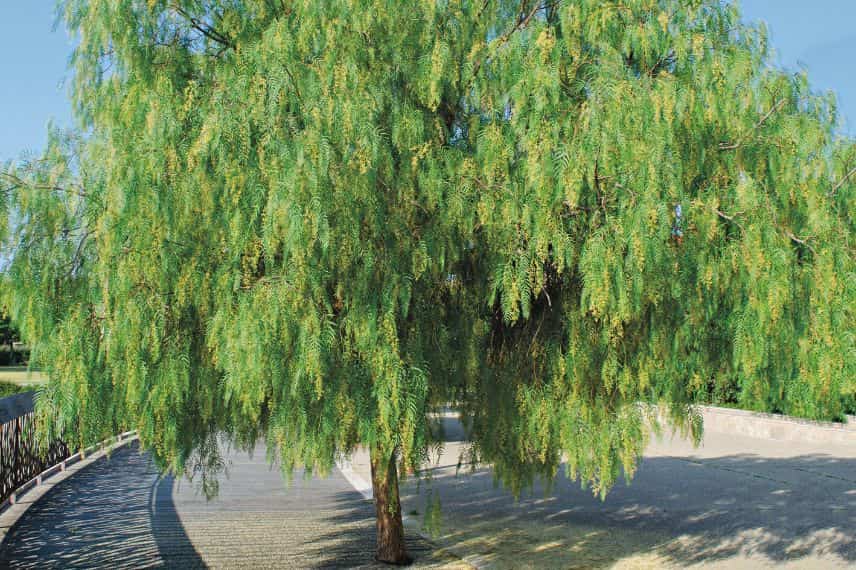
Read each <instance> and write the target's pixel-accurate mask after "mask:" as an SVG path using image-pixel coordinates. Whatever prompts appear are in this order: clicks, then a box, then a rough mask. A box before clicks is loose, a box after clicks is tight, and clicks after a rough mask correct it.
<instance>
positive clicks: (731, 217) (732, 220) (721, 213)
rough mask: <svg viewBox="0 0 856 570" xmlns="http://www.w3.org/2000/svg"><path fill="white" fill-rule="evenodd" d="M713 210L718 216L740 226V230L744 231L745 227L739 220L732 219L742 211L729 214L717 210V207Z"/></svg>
mask: <svg viewBox="0 0 856 570" xmlns="http://www.w3.org/2000/svg"><path fill="white" fill-rule="evenodd" d="M713 211H714V212H716V215H717V216H719V217H720V218H722V219H723V220H725V221H727V222H730V223H732V224H734V225H735V226H737V227H738V228H740V231H742V232H743V233H746V229H745V228H744V227H743V226H742V225H741V224H740V222H738V221H737V220H735V219H734V218H736V217H737V216H739V215H740V214H742V213H743V212H737V213H735V214H732V215H730V216H729V215H728V214H726V213H725V212H723V211H721V210H718V209H714V210H713Z"/></svg>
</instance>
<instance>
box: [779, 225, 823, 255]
mask: <svg viewBox="0 0 856 570" xmlns="http://www.w3.org/2000/svg"><path fill="white" fill-rule="evenodd" d="M784 232H785V235H786V236H788V237H789V238H791V241H793V242H794V243H798V244H800V245H803V246H805V247H807V248H808V249H809V250H810V251H811V252H812V253H813V254H815V255H817V252H816V251H815V250H814V248H813V247H811V246H810V245H809V244H808V242H807V241H806V240H808V238H802V239H801V238H798V237H797V236H795V235H794V233H793V232H792V231H791V230H788V229H785V230H784Z"/></svg>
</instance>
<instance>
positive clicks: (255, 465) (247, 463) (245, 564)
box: [0, 442, 468, 569]
mask: <svg viewBox="0 0 856 570" xmlns="http://www.w3.org/2000/svg"><path fill="white" fill-rule="evenodd" d="M226 459H227V464H228V475H229V478H228V479H227V478H226V477H221V479H220V492H219V495H218V496H217V498H216V499H215V500H212V501H210V502H209V501H207V500H206V499H205V497H204V495H202V494H201V493H200V492H198V489H197V488H196V487H195V486H194V484H193V483H190V482H189V481H187V480H180V481H178V480H175V479H173V478H172V477H159V476H158V473H157V471H156V470H155V468H154V466H153V464H152V461H151V457H150V455H149V454H148V453H144V454H141V453H140V452H139V447H138V445H137V444H136V442H135V443H133V444H129V445H127V446H125V447H123V448H120V449H117V450H116V451H114V452H113V453H112V454H111V455H110V457H109V458H103V459H100V460H98V461H96V462H94V463H93V464H92V465H90V466H88V467H86V468H85V469H83V470H81V471H80V472H79V473H77V474H75V475H74V476H72V477H70V478H68V479H66V480H65V481H63V482H61V483H59V484H57V485H56V486H55V487H53V488H52V489H51V490H50V491H48V492H47V493H46V494H45V495H44V496H43V497H42V498H41V499H39V500H38V502H36V503H35V504H33V505H32V506H31V507H30V508H29V509H28V510H27V511H26V513H24V515H23V516H22V517H21V518H20V519H19V520H18V522H17V523H16V524H15V526H14V527H13V528H12V530H11V531H10V533H9V535H8V536H7V537H6V539H5V541H4V542H3V544H2V547H0V568H6V567H9V568H39V569H41V568H111V569H112V568H176V569H179V568H180V569H185V568H186V569H192V568H206V567H211V568H353V567H360V568H376V567H382V566H378V565H376V564H374V563H373V554H374V543H375V530H374V506H373V505H372V503H371V502H369V501H366V500H365V499H364V498H363V496H362V495H360V494H359V493H357V492H356V491H355V490H354V489H353V487H351V486H350V484H349V483H348V482H347V481H346V480H345V479H344V477H342V475H341V474H340V473H339V472H334V473H332V474H331V476H330V477H328V478H326V479H317V478H316V479H311V480H306V479H304V478H303V476H302V473H295V478H294V482H293V483H292V485H291V487H290V488H286V487H285V485H284V484H283V480H282V476H281V475H280V472H279V470H278V469H270V468H269V467H268V464H267V462H266V460H265V457H264V450H263V449H259V450H258V451H257V452H256V453H254V454H253V456H252V457H249V456H247V454H246V453H242V454H231V455H229V456H227V458H226ZM408 546H409V549H410V552H411V553H412V554H413V555H415V556H416V557H418V559H419V562H420V563H419V565H418V566H417V567H421V568H467V567H468V566H466V565H464V564H461V563H459V562H456V559H455V558H454V557H451V556H449V555H444V554H443V552H442V551H438V550H437V549H435V548H434V547H433V545H432V544H430V543H429V542H427V541H426V540H424V539H422V538H420V537H418V535H417V534H416V533H413V532H411V533H410V537H409V542H408Z"/></svg>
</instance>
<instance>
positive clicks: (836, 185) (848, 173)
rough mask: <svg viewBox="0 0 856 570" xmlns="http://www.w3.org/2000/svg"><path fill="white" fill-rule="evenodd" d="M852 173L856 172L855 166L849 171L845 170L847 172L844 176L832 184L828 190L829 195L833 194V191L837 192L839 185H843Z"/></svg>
mask: <svg viewBox="0 0 856 570" xmlns="http://www.w3.org/2000/svg"><path fill="white" fill-rule="evenodd" d="M854 174H856V167H853V168H852V169H850V171H849V172H847V174H845V175H844V176H842V177H841V180H839V181H838V182H836V183H835V186H833V187H832V190H830V191H829V196H834V195H835V193H836V192H838V189H839V188H841V186H843V185H844V183H845V182H847V180H849V179H850V177H851V176H853V175H854Z"/></svg>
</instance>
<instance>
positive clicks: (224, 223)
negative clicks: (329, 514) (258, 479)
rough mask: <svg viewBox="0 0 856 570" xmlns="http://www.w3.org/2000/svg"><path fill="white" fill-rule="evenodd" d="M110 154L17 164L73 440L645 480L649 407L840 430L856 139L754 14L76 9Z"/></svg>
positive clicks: (580, 3)
mask: <svg viewBox="0 0 856 570" xmlns="http://www.w3.org/2000/svg"><path fill="white" fill-rule="evenodd" d="M64 15H65V18H66V22H67V24H68V26H69V28H70V29H71V30H73V31H74V32H76V33H77V37H78V40H79V43H78V44H77V47H76V49H75V53H74V57H73V62H74V82H73V98H74V104H75V109H76V115H77V118H78V121H79V126H80V128H81V132H85V133H87V135H86V137H85V139H80V138H77V137H74V136H66V135H60V134H58V133H54V134H53V135H52V144H51V146H50V149H49V151H48V152H47V155H46V156H45V157H43V158H42V159H41V160H38V161H31V162H18V163H16V164H12V165H10V166H9V167H8V168H7V169H6V170H5V174H4V175H3V180H4V181H5V191H6V197H7V199H6V201H5V204H6V206H5V207H6V208H8V211H9V212H10V213H12V214H13V215H12V216H11V217H10V220H11V221H10V227H9V228H8V229H9V231H8V232H7V239H6V243H7V246H8V248H9V250H8V256H9V259H10V263H9V265H8V268H7V269H6V271H5V279H6V282H7V285H8V288H7V290H8V291H9V294H8V295H7V297H8V299H7V301H8V303H9V306H10V307H11V310H12V314H13V315H14V317H15V319H16V321H17V322H20V323H21V325H22V327H23V330H24V332H25V333H26V335H27V338H28V339H32V340H33V349H34V351H35V357H36V358H37V359H39V361H40V362H41V363H43V366H44V367H45V368H47V369H48V370H49V372H50V377H51V379H52V380H51V383H50V384H49V385H48V386H47V387H46V388H45V389H44V391H43V393H42V395H41V398H40V399H39V405H38V410H39V413H40V414H41V418H42V421H43V431H44V433H46V434H57V433H60V434H61V435H62V436H63V437H64V438H65V439H66V440H67V441H73V440H76V441H78V442H81V443H82V442H85V441H88V440H91V439H97V438H100V437H103V436H106V435H108V434H111V433H113V432H115V431H116V430H117V429H120V428H124V427H133V428H136V429H137V430H138V431H139V434H140V439H141V441H142V442H143V444H144V445H146V446H148V447H149V448H151V449H152V450H153V452H154V453H155V456H156V457H157V458H158V459H159V461H161V465H162V466H163V467H164V468H169V469H173V470H180V469H184V468H185V467H186V466H187V465H188V462H191V461H196V460H198V461H200V462H202V463H201V464H202V465H206V464H215V465H216V456H215V455H213V454H214V453H215V450H216V439H215V438H216V436H217V434H223V433H225V434H228V435H229V436H231V438H232V439H233V441H234V442H235V443H237V444H239V445H243V446H251V445H253V444H254V442H256V441H257V439H258V438H259V437H260V436H263V437H265V438H266V439H267V443H268V450H269V452H270V454H271V458H272V460H276V461H278V462H280V463H281V465H282V468H283V470H284V471H285V472H286V473H290V472H291V471H292V469H293V468H294V467H295V466H298V465H303V466H306V467H307V468H308V469H309V470H315V471H320V472H326V471H328V470H330V469H331V468H332V466H333V464H334V461H335V460H336V459H337V458H339V457H341V456H346V455H348V454H350V453H352V452H353V451H354V449H355V448H356V447H357V446H358V445H363V446H366V447H367V448H368V449H370V451H371V462H372V478H373V486H374V490H375V502H376V507H377V525H378V531H379V532H378V545H377V556H378V558H379V559H380V560H384V561H390V562H404V561H406V560H407V559H408V556H407V553H406V552H405V548H404V543H403V540H402V538H403V529H402V525H401V511H400V505H399V502H398V478H397V473H398V469H399V467H401V466H407V467H412V468H414V469H418V467H419V465H420V464H421V463H422V462H423V460H424V459H425V458H426V455H427V453H428V451H429V449H430V446H431V445H432V442H433V438H434V437H435V434H434V433H433V432H432V428H431V426H432V424H431V412H432V411H435V410H438V409H440V408H441V407H442V406H444V405H447V404H451V405H453V406H454V407H455V408H456V409H458V410H460V412H461V414H462V417H463V420H464V421H465V422H466V424H467V426H468V427H469V433H470V435H471V437H472V440H473V452H474V458H476V457H477V458H479V459H481V460H483V461H487V462H490V463H492V465H493V467H494V473H495V474H496V477H497V478H498V479H499V480H500V481H501V482H502V483H504V484H506V485H508V486H509V487H510V488H511V489H512V490H514V491H515V492H519V490H520V489H521V488H523V487H525V486H527V485H530V484H531V483H532V482H533V481H534V479H535V478H536V477H543V478H545V479H550V478H553V477H554V476H555V475H556V474H557V471H558V469H559V467H560V464H561V463H562V462H564V461H566V462H567V474H568V475H569V476H570V477H574V478H579V479H580V480H581V481H582V482H583V484H588V485H591V487H592V488H593V490H594V492H596V493H598V494H600V495H603V494H605V493H606V492H607V490H608V489H609V488H610V487H611V486H612V485H613V484H614V482H615V481H616V479H617V478H618V477H619V476H620V475H621V474H622V473H623V474H624V475H625V476H626V477H628V478H629V477H631V476H632V475H633V473H634V471H635V466H636V463H637V461H638V459H639V457H640V455H641V453H642V451H643V449H644V445H645V440H646V433H647V424H646V422H647V419H646V413H647V412H646V411H647V410H648V409H649V408H648V407H646V406H644V405H640V404H642V403H660V404H662V405H663V406H664V409H665V410H666V411H667V412H668V415H669V418H670V421H671V422H672V423H673V424H675V425H678V426H682V427H684V428H688V429H690V430H691V431H692V432H693V434H694V435H696V436H698V433H699V429H700V422H699V416H698V415H697V414H696V413H695V412H694V411H693V407H692V404H693V403H694V402H696V401H697V400H698V399H699V398H700V397H701V396H702V395H705V394H708V393H709V392H710V391H711V390H712V389H715V388H716V387H722V386H731V387H734V390H735V392H736V393H737V396H736V397H737V398H738V399H739V401H740V402H741V404H742V405H744V406H747V407H750V408H755V409H768V408H771V407H776V408H778V409H781V410H782V411H786V412H788V413H793V414H798V415H802V416H806V417H828V416H830V415H835V414H837V413H840V406H841V402H842V397H841V396H842V394H852V393H853V391H854V388H856V387H854V378H856V362H854V360H856V359H854V355H856V345H854V343H856V340H854V330H856V326H854V310H856V309H854V308H855V307H856V285H854V282H856V278H854V211H856V208H854V193H856V180H854V178H856V176H854V167H856V146H854V143H853V141H852V140H849V139H840V138H836V136H835V124H836V123H835V121H836V116H835V103H834V99H833V98H832V96H831V95H829V96H826V95H816V94H813V93H812V92H811V90H810V88H809V84H808V80H807V78H806V76H805V75H804V74H802V73H798V74H793V75H792V74H788V73H784V72H781V71H777V70H775V69H772V68H771V67H770V66H769V65H768V61H769V60H768V55H767V48H766V38H765V35H764V33H763V31H762V30H759V29H755V28H752V27H747V26H745V25H743V24H741V22H740V19H739V15H738V12H737V9H736V8H735V7H734V6H733V5H727V4H723V3H722V2H720V0H683V1H678V0H622V1H620V2H618V1H612V0H573V1H572V0H566V1H561V0H559V1H548V2H540V1H534V2H533V1H530V0H516V1H513V2H512V1H507V0H496V1H491V0H485V1H482V0H479V1H477V2H473V1H468V0H448V1H435V0H429V1H423V2H406V3H401V2H393V1H390V0H358V1H355V0H329V1H325V2H308V1H302V2H301V1H291V0H285V1H283V2H271V1H261V0H255V1H251V0H245V1H241V0H169V1H167V0H150V1H148V2H130V1H124V2H115V1H108V0H69V1H67V2H65V4H64Z"/></svg>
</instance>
